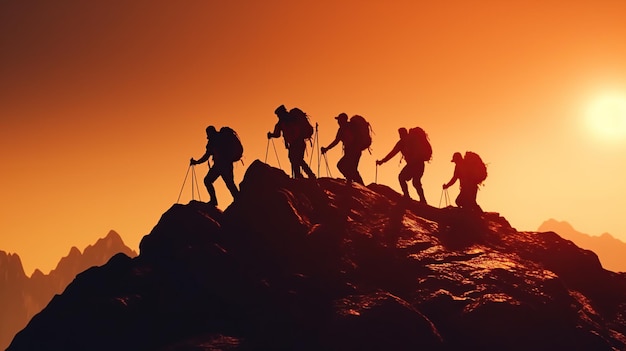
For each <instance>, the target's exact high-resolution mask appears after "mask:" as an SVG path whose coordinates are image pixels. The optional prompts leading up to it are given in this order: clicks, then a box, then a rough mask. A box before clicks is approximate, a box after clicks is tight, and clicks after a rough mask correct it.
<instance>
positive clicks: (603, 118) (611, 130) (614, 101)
mask: <svg viewBox="0 0 626 351" xmlns="http://www.w3.org/2000/svg"><path fill="white" fill-rule="evenodd" d="M586 121H587V126H588V127H589V128H590V130H591V131H593V132H594V133H595V134H596V135H598V136H599V137H601V138H602V139H611V140H616V139H617V140H626V93H623V94H611V95H608V94H607V95H603V96H599V97H597V98H596V99H595V100H593V101H592V102H591V103H590V104H589V107H588V109H587V113H586Z"/></svg>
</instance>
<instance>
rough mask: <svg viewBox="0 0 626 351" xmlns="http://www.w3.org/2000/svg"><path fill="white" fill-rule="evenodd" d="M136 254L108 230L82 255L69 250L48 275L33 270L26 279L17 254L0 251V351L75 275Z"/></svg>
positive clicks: (115, 234) (117, 235) (73, 249)
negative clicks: (113, 258)
mask: <svg viewBox="0 0 626 351" xmlns="http://www.w3.org/2000/svg"><path fill="white" fill-rule="evenodd" d="M120 252H121V253H124V254H125V255H127V256H129V257H135V256H137V253H136V252H135V251H134V250H132V249H130V248H129V247H127V246H126V245H125V244H124V242H123V240H122V238H121V237H120V235H119V234H118V233H117V232H115V231H113V230H111V231H109V233H108V234H107V235H106V236H105V237H104V238H100V239H98V240H97V241H96V242H95V243H94V244H93V245H89V246H87V247H86V248H85V249H84V250H83V251H82V252H81V251H80V250H79V249H78V248H77V247H75V246H73V247H72V248H71V249H70V251H69V253H68V254H67V256H65V257H62V258H61V259H60V260H59V263H58V264H57V266H56V267H55V268H54V269H53V270H51V271H50V272H49V273H48V274H44V273H43V272H42V271H41V270H39V269H36V270H35V271H34V272H33V273H32V274H31V275H30V277H29V276H27V275H26V273H25V272H24V268H23V266H22V261H21V259H20V257H19V255H18V254H14V253H6V252H4V251H0V311H2V313H1V314H0V350H4V349H5V348H6V347H7V346H8V345H9V343H10V342H11V340H12V339H13V337H14V336H15V334H16V333H17V332H18V331H20V330H21V329H23V328H24V327H25V326H26V324H27V323H28V321H29V320H30V319H31V318H32V317H33V316H34V315H35V314H37V313H39V312H40V311H41V310H42V309H43V308H44V307H45V306H46V305H47V304H48V303H49V302H50V300H51V299H52V297H53V296H54V295H56V294H61V293H62V292H63V290H65V288H66V287H67V285H68V284H69V283H70V282H71V281H72V280H74V278H75V277H76V275H77V274H78V273H80V272H83V271H84V270H86V269H88V268H89V267H93V266H100V265H103V264H105V263H106V262H107V261H108V260H109V259H110V258H111V257H112V256H113V255H115V254H117V253H120Z"/></svg>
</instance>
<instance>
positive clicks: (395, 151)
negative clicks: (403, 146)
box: [376, 141, 400, 165]
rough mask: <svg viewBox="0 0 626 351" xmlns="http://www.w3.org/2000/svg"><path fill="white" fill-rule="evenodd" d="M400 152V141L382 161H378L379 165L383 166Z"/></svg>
mask: <svg viewBox="0 0 626 351" xmlns="http://www.w3.org/2000/svg"><path fill="white" fill-rule="evenodd" d="M398 152H400V141H398V142H397V143H396V146H394V147H393V149H392V150H391V151H389V153H388V154H387V156H385V157H384V158H383V159H382V160H379V161H376V164H377V165H382V164H383V163H385V162H387V161H389V160H391V158H392V157H394V156H395V155H396V154H397V153H398Z"/></svg>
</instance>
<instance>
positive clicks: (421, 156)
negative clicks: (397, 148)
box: [402, 127, 433, 162]
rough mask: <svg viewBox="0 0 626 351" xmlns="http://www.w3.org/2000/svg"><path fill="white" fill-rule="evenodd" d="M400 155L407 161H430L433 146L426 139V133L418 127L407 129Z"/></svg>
mask: <svg viewBox="0 0 626 351" xmlns="http://www.w3.org/2000/svg"><path fill="white" fill-rule="evenodd" d="M402 155H403V156H404V158H406V160H407V162H408V161H430V160H431V159H432V157H433V148H432V146H431V145H430V141H429V140H428V134H426V132H425V131H424V130H423V129H422V128H420V127H415V128H411V129H409V133H408V135H407V136H406V144H405V147H404V150H402Z"/></svg>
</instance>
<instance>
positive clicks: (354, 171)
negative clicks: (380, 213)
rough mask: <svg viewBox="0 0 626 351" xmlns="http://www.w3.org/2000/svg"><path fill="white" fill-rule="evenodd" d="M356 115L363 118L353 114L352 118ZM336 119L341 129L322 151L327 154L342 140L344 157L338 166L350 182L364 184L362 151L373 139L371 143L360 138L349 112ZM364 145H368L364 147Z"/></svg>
mask: <svg viewBox="0 0 626 351" xmlns="http://www.w3.org/2000/svg"><path fill="white" fill-rule="evenodd" d="M355 117H359V118H360V119H362V117H360V116H353V117H352V119H355ZM335 119H336V120H337V123H338V124H339V130H337V135H336V136H335V140H333V141H332V142H331V143H330V144H329V145H328V146H327V147H322V148H321V149H320V151H321V152H322V154H326V152H327V151H328V150H330V149H332V148H333V147H335V146H336V145H337V144H338V143H339V142H340V141H341V142H342V143H343V157H342V158H341V159H340V160H339V162H337V168H338V169H339V171H340V172H341V174H343V176H344V177H346V181H347V182H348V183H351V182H353V181H354V182H357V183H359V184H361V185H364V184H363V178H361V174H359V169H358V167H359V161H360V160H361V153H362V152H363V150H364V149H366V148H367V147H369V143H371V139H370V140H369V143H365V144H363V143H362V142H360V141H359V140H358V139H359V136H358V135H357V134H356V133H355V128H352V125H351V122H348V115H347V114H345V113H343V112H342V113H340V114H339V115H338V116H337V117H335ZM363 121H364V120H363ZM365 123H367V122H365ZM367 128H369V124H367ZM368 136H369V134H368ZM364 145H366V146H365V147H363V146H364Z"/></svg>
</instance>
